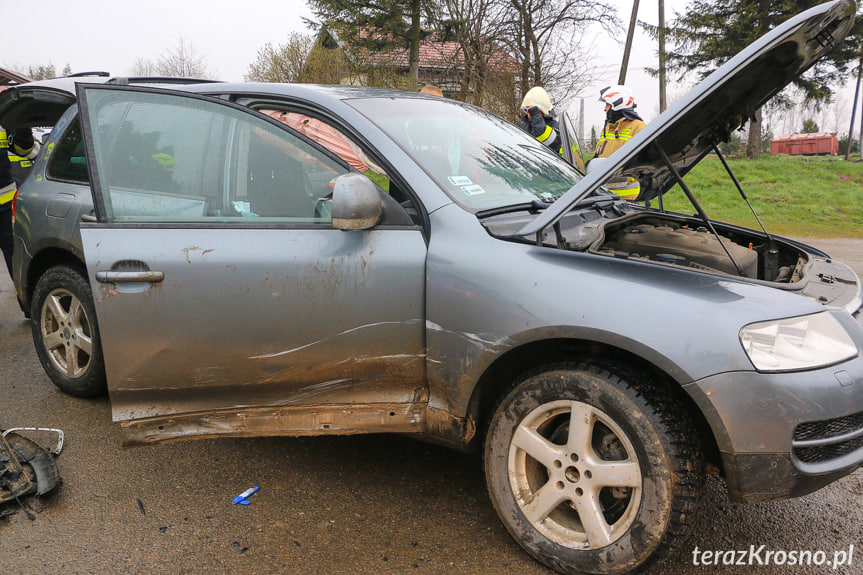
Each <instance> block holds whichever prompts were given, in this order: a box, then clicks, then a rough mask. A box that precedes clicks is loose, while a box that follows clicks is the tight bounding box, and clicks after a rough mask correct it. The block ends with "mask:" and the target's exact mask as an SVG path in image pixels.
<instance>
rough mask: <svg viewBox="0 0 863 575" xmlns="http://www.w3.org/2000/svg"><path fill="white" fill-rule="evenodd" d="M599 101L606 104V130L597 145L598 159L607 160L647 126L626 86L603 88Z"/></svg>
mask: <svg viewBox="0 0 863 575" xmlns="http://www.w3.org/2000/svg"><path fill="white" fill-rule="evenodd" d="M599 101H600V102H602V103H603V104H605V128H604V129H603V130H602V135H600V137H599V142H597V144H596V157H597V158H607V157H608V156H610V155H611V154H612V153H614V152H615V151H617V150H618V149H619V148H620V147H621V146H623V144H625V143H626V142H628V141H629V140H631V139H632V137H633V136H635V134H637V133H638V132H640V131H641V130H642V129H643V128H644V126H645V125H646V124H645V123H644V120H642V119H641V116H639V115H638V112H636V111H635V106H636V104H635V98H633V97H632V92H630V91H629V88H627V87H626V86H621V85H616V86H608V87H605V88H603V89H602V90H600V91H599Z"/></svg>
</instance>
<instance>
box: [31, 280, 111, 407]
mask: <svg viewBox="0 0 863 575" xmlns="http://www.w3.org/2000/svg"><path fill="white" fill-rule="evenodd" d="M31 323H32V328H33V343H34V344H35V345H36V353H37V355H38V356H39V361H40V362H41V363H42V367H43V368H44V369H45V372H46V373H47V374H48V376H49V377H50V378H51V381H53V382H54V384H55V385H56V386H57V387H58V388H60V389H61V390H62V391H64V392H66V393H68V394H70V395H75V396H77V397H95V396H97V395H101V394H103V393H104V392H105V389H106V385H105V364H104V362H103V359H102V346H101V341H100V339H99V327H98V325H97V324H96V309H95V307H94V306H93V295H92V292H91V290H90V284H89V283H88V282H87V280H86V278H85V277H84V276H83V275H82V274H81V272H79V271H78V270H76V269H74V268H72V267H69V266H65V265H61V266H56V267H53V268H50V269H49V270H48V271H46V272H45V273H44V274H43V275H42V277H40V278H39V281H38V282H37V283H36V289H35V290H34V292H33V308H32V310H31Z"/></svg>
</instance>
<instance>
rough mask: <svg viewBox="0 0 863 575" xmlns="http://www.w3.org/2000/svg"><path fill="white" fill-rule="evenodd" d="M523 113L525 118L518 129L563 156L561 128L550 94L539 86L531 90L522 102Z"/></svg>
mask: <svg viewBox="0 0 863 575" xmlns="http://www.w3.org/2000/svg"><path fill="white" fill-rule="evenodd" d="M521 111H522V112H524V118H522V119H521V122H519V123H518V127H519V128H521V129H522V130H524V131H525V132H527V133H528V134H530V135H531V136H533V137H534V138H536V139H537V140H539V141H540V142H542V143H543V144H544V145H546V146H548V147H549V148H551V149H552V150H554V151H555V152H557V153H558V154H563V149H562V148H561V139H560V126H559V125H558V123H557V119H555V113H554V105H553V104H552V103H551V98H549V97H548V93H547V92H546V91H545V90H544V89H542V88H540V87H539V86H536V87H534V88H531V89H530V90H528V91H527V94H525V95H524V99H523V100H522V101H521Z"/></svg>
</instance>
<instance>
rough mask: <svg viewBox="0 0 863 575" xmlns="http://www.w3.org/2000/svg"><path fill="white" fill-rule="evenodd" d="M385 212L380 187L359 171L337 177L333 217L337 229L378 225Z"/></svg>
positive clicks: (359, 228) (334, 189) (364, 228)
mask: <svg viewBox="0 0 863 575" xmlns="http://www.w3.org/2000/svg"><path fill="white" fill-rule="evenodd" d="M382 212H383V201H382V200H381V196H380V194H379V193H378V187H377V186H376V185H375V183H374V182H372V181H371V180H370V179H368V178H367V177H366V176H364V175H363V174H360V173H359V172H348V173H347V174H342V175H341V176H339V177H338V178H336V181H335V184H334V185H333V201H332V217H333V227H334V228H336V229H337V230H367V229H369V228H372V227H374V226H375V225H377V223H378V221H379V220H380V219H381V213H382Z"/></svg>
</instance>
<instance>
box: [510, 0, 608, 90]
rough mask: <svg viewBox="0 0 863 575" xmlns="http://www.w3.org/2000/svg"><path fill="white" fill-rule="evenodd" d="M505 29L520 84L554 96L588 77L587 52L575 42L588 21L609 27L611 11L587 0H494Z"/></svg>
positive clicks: (588, 23)
mask: <svg viewBox="0 0 863 575" xmlns="http://www.w3.org/2000/svg"><path fill="white" fill-rule="evenodd" d="M495 1H496V2H498V3H499V4H498V5H499V6H500V8H501V10H500V13H501V14H508V17H507V18H506V19H505V22H506V23H507V24H508V27H509V30H508V34H507V42H508V45H509V46H510V48H511V50H512V52H513V54H514V55H515V57H516V59H517V60H518V64H519V67H520V81H521V85H520V89H521V93H522V94H524V93H525V92H527V90H529V89H530V88H531V87H533V86H543V87H545V89H546V90H548V91H550V92H551V93H552V94H553V96H554V97H555V98H556V99H557V100H558V101H563V100H565V99H566V98H567V97H569V96H571V95H574V94H576V93H577V92H578V91H579V89H580V88H581V87H582V86H583V85H584V84H585V83H587V82H589V80H590V77H591V74H592V72H593V66H592V65H591V64H590V62H592V61H593V60H594V58H593V57H591V56H589V55H586V54H585V50H584V48H583V46H582V45H581V42H582V38H583V36H584V33H585V31H586V29H587V27H588V26H590V25H591V24H599V25H600V26H602V27H603V28H604V29H605V30H606V31H608V32H610V33H611V32H613V31H615V30H617V29H619V27H620V23H619V21H618V19H617V12H616V11H615V9H614V8H613V7H612V6H611V5H610V4H606V3H604V2H593V1H591V0H495Z"/></svg>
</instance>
